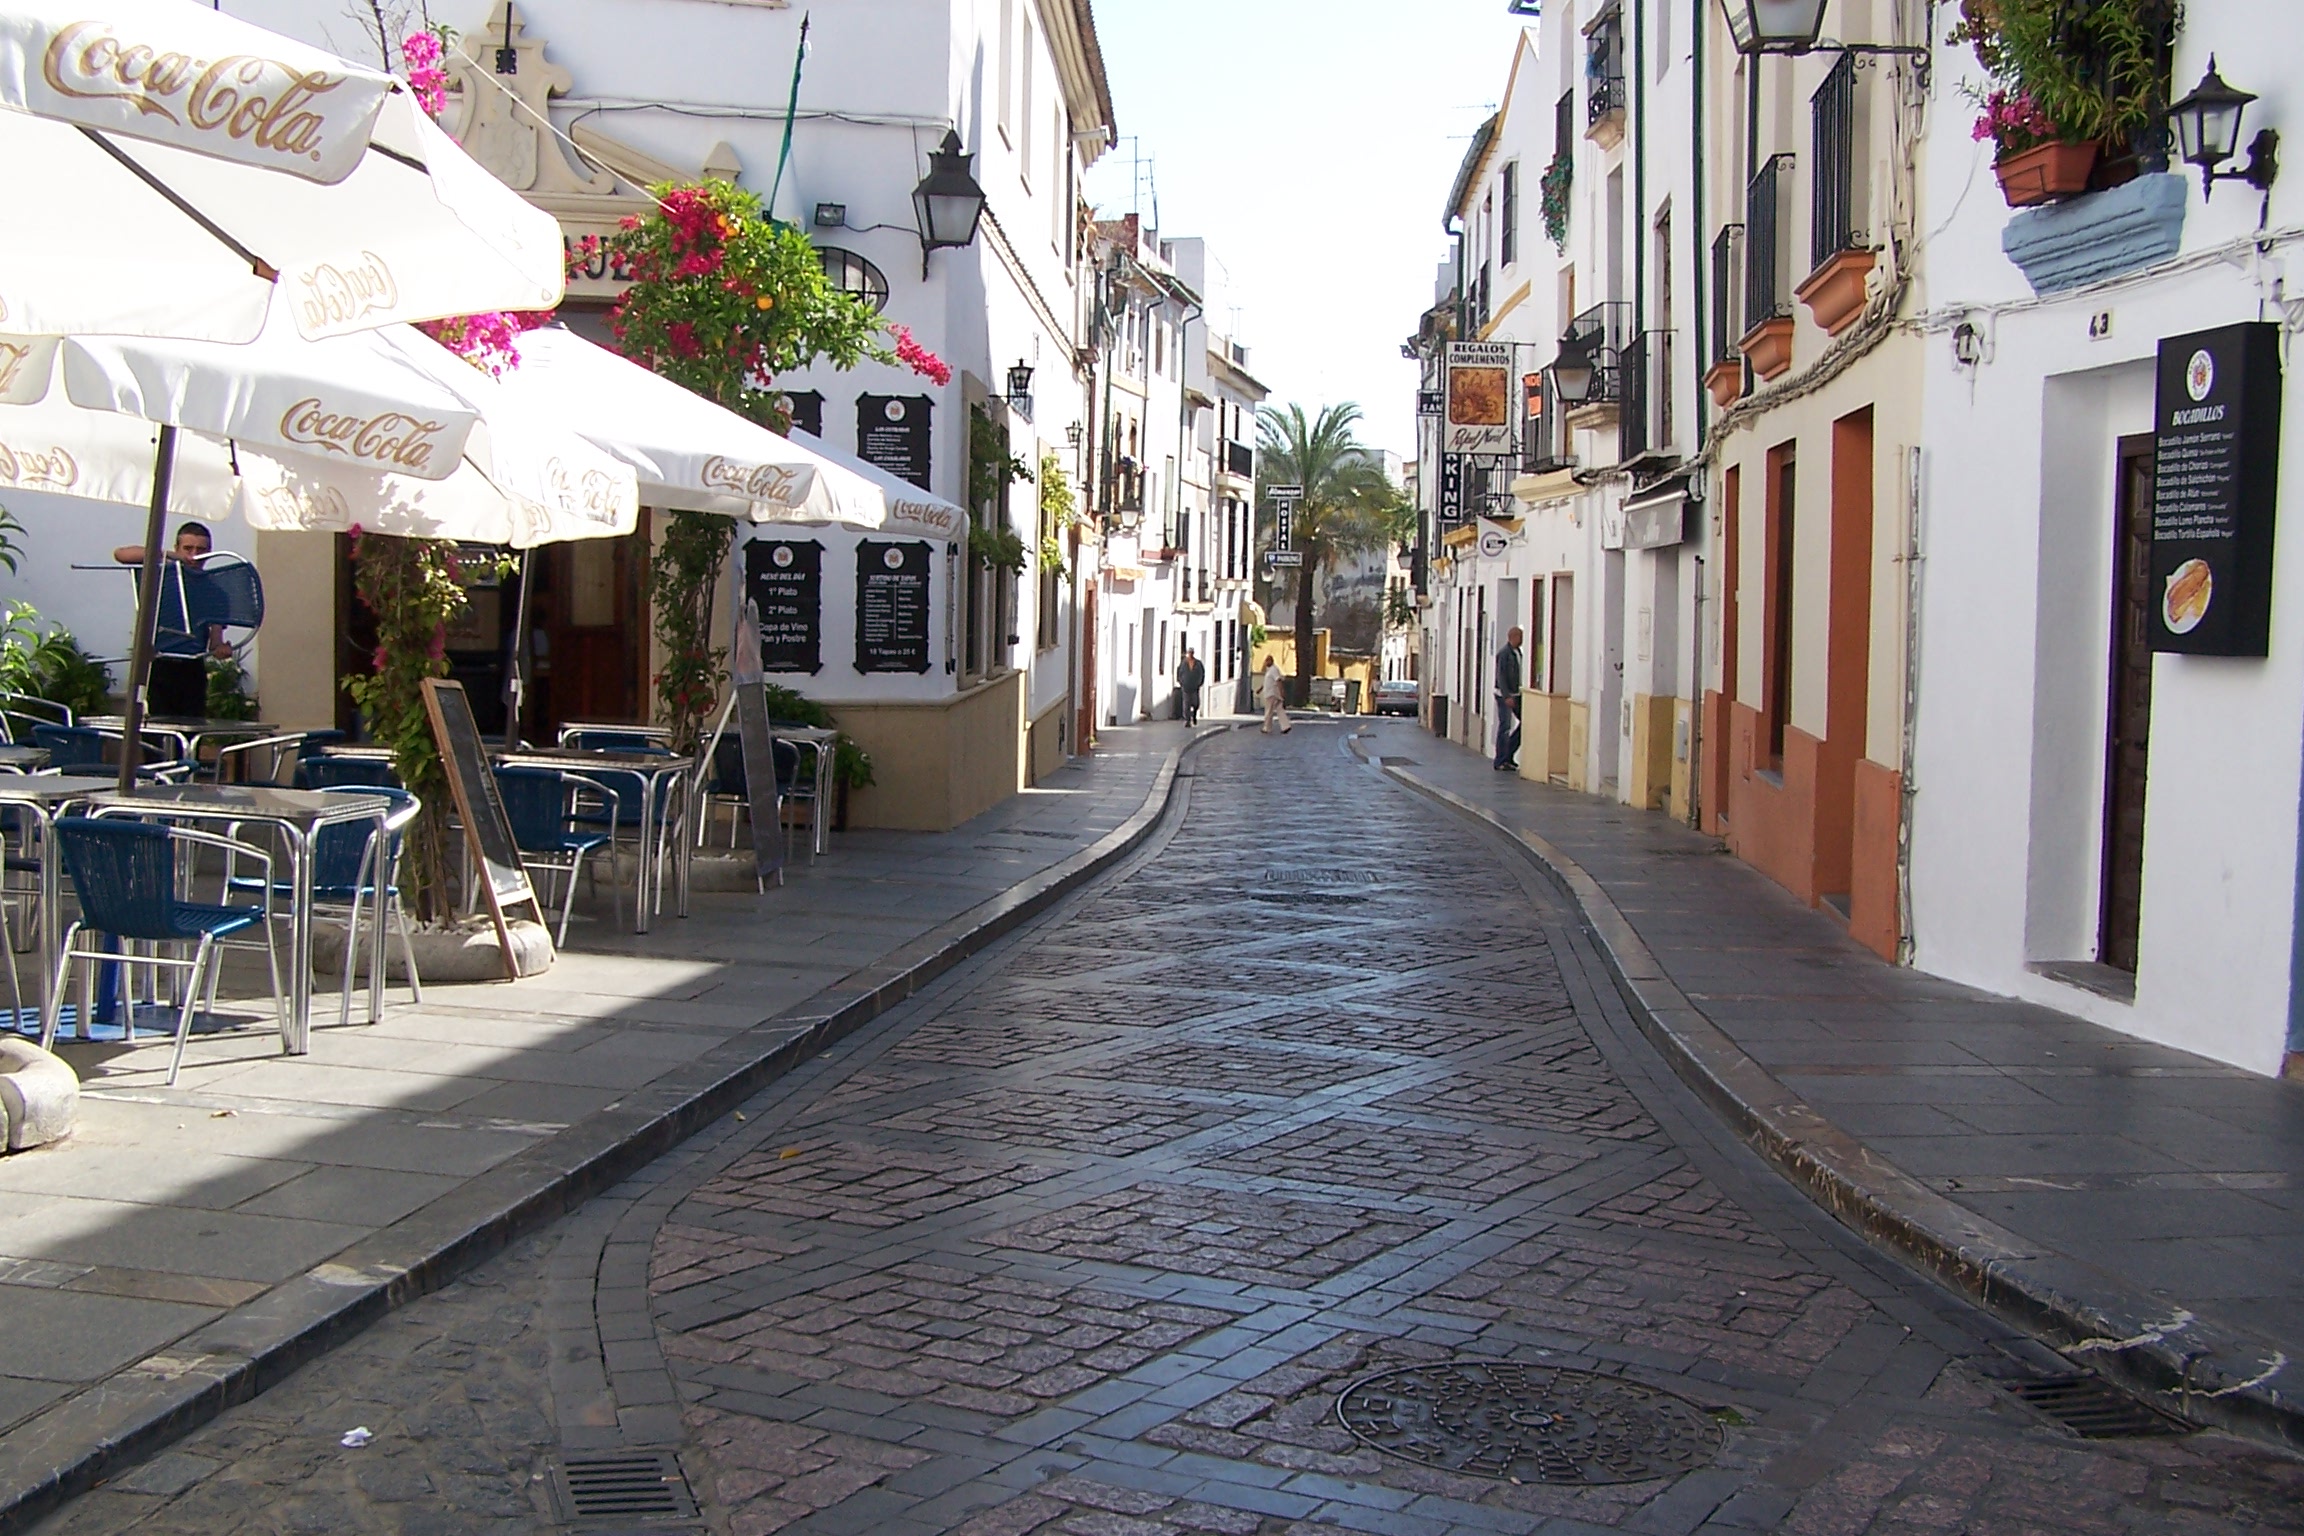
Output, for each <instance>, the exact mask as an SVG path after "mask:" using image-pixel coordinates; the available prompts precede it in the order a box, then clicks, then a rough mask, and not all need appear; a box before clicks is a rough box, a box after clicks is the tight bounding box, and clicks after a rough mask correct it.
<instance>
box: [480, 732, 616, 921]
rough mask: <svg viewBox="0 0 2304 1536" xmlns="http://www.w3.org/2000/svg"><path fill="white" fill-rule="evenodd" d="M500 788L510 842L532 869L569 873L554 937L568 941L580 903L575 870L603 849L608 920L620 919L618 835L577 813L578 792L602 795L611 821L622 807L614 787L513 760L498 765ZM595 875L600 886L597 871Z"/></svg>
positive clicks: (497, 777)
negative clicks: (594, 827) (593, 827)
mask: <svg viewBox="0 0 2304 1536" xmlns="http://www.w3.org/2000/svg"><path fill="white" fill-rule="evenodd" d="M496 790H497V793H498V794H499V795H501V796H502V797H503V800H504V815H505V819H506V820H508V821H510V822H511V824H512V842H513V845H514V846H515V847H517V848H518V849H519V850H520V862H521V863H523V864H525V865H527V866H528V867H529V868H530V869H532V870H533V869H543V870H548V871H551V872H553V873H556V874H562V875H565V876H566V878H567V881H568V886H567V890H566V892H565V893H564V894H563V895H562V896H561V898H560V932H559V935H558V937H557V939H556V940H555V942H557V943H560V944H566V943H567V942H568V914H569V912H570V911H572V910H573V909H574V908H575V905H576V872H577V870H578V869H580V868H581V867H582V866H583V863H584V861H585V860H586V859H587V858H590V857H591V856H592V855H594V854H596V853H598V852H600V851H601V850H602V849H603V848H605V849H606V850H607V851H608V858H609V865H608V915H609V921H610V922H612V923H613V922H615V921H617V920H618V919H619V916H620V914H621V912H622V910H623V909H622V905H621V902H620V900H619V898H618V895H617V889H616V865H615V858H616V840H615V837H614V836H613V834H612V833H608V832H596V831H590V830H587V829H586V828H585V827H584V826H580V825H579V824H578V823H579V817H578V815H577V812H576V806H577V803H578V798H579V796H580V795H582V794H585V793H590V794H597V795H600V796H603V797H604V798H605V800H606V802H607V807H608V817H609V821H610V824H611V825H613V824H614V822H615V820H616V818H617V816H618V813H619V810H620V806H619V804H618V800H619V797H618V796H617V794H616V792H615V791H614V790H612V789H608V788H606V787H605V786H603V785H600V784H596V783H593V782H592V781H591V780H590V779H589V778H579V777H578V776H576V775H575V774H569V773H562V772H560V771H559V770H557V769H553V768H521V767H514V766H510V765H507V766H504V767H500V768H498V769H497V770H496ZM593 878H594V881H595V889H597V881H598V878H599V877H598V874H597V872H595V874H594V877H593Z"/></svg>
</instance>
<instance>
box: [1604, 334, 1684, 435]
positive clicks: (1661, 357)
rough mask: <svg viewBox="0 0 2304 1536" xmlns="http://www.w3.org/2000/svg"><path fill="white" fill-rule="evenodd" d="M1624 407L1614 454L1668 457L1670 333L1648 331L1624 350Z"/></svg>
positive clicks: (1670, 397)
mask: <svg viewBox="0 0 2304 1536" xmlns="http://www.w3.org/2000/svg"><path fill="white" fill-rule="evenodd" d="M1620 371H1621V373H1622V375H1623V379H1624V405H1623V409H1622V411H1621V412H1620V413H1619V414H1618V416H1617V418H1616V432H1617V451H1618V454H1619V456H1620V457H1622V458H1624V459H1636V458H1638V457H1640V456H1641V455H1642V454H1670V453H1672V452H1674V451H1675V449H1676V447H1677V445H1676V444H1675V443H1674V442H1673V440H1672V437H1673V433H1672V428H1673V420H1672V333H1671V332H1670V331H1648V332H1646V333H1644V334H1642V335H1639V336H1635V337H1633V338H1632V340H1631V342H1630V344H1629V345H1627V346H1626V347H1625V348H1624V360H1623V363H1622V366H1621V369H1620Z"/></svg>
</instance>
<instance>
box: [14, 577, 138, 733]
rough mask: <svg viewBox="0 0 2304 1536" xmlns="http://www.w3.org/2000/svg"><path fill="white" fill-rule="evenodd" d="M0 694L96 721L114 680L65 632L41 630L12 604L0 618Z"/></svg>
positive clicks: (27, 611) (24, 606)
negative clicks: (45, 703) (42, 702)
mask: <svg viewBox="0 0 2304 1536" xmlns="http://www.w3.org/2000/svg"><path fill="white" fill-rule="evenodd" d="M8 568H9V569H10V570H14V569H15V566H14V565H13V564H9V566H8ZM0 692H5V693H20V694H23V695H24V696H25V697H26V698H32V699H46V700H47V701H48V702H49V703H51V704H61V705H63V706H64V707H65V708H66V709H69V710H71V711H72V713H73V714H75V715H97V714H102V713H103V712H104V709H105V706H106V705H107V704H109V703H110V701H111V695H112V674H111V671H110V669H108V668H107V667H106V666H105V665H104V664H103V663H102V662H100V661H95V660H93V659H91V658H90V657H89V655H88V653H87V652H85V651H83V650H81V649H80V643H79V642H78V641H77V640H74V639H73V638H72V636H71V634H70V633H69V632H68V631H66V630H64V629H61V628H58V627H56V626H54V625H49V626H47V627H46V628H43V627H42V620H41V618H40V612H39V610H38V609H36V608H34V607H33V606H32V605H31V604H30V603H10V604H9V605H8V612H7V614H6V615H5V616H4V617H0Z"/></svg>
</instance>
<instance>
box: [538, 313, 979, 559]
mask: <svg viewBox="0 0 2304 1536" xmlns="http://www.w3.org/2000/svg"><path fill="white" fill-rule="evenodd" d="M520 357H521V362H520V366H519V368H518V369H516V370H515V371H513V372H512V373H509V374H507V375H505V377H504V381H503V382H504V388H505V391H506V392H507V393H508V394H511V395H514V396H516V397H519V398H521V399H524V400H528V401H531V402H533V403H534V404H535V405H536V406H537V407H538V408H540V409H543V410H545V411H548V412H549V413H550V414H551V415H552V416H553V417H554V419H556V420H559V421H562V422H564V423H566V424H567V426H568V428H569V429H570V430H571V431H573V432H576V433H578V434H579V435H581V436H583V437H586V438H589V439H590V440H591V441H592V442H594V443H596V444H598V445H599V446H600V447H602V448H604V449H606V450H607V451H608V452H609V453H611V454H613V455H615V456H616V457H617V458H619V459H621V460H623V461H624V462H625V463H627V464H629V465H631V466H632V468H633V471H634V472H635V473H636V474H637V475H638V476H639V478H640V492H641V499H642V500H644V501H646V502H647V503H648V504H649V505H650V506H656V507H675V508H679V509H682V510H685V511H692V512H717V513H721V514H724V515H726V516H729V517H734V518H739V519H742V520H744V521H747V522H755V523H838V524H841V525H842V526H845V527H849V528H858V529H863V530H865V531H868V532H876V531H880V530H882V529H885V528H888V527H890V526H892V525H900V526H901V527H902V528H903V529H904V530H905V531H907V532H916V533H925V534H926V535H927V536H928V537H931V538H942V539H952V538H958V537H960V536H962V535H963V534H965V533H966V531H967V518H966V515H965V514H964V513H962V512H961V510H960V508H959V507H958V506H956V505H955V504H953V503H952V502H949V501H946V500H944V499H943V498H942V497H940V496H935V495H931V494H930V493H929V492H926V491H923V490H920V489H919V488H918V487H916V486H912V485H909V484H907V483H905V482H904V481H902V480H899V479H897V478H895V477H894V476H892V475H889V474H886V473H884V472H882V471H880V470H877V469H874V468H872V467H871V466H869V465H867V464H863V463H861V462H859V461H857V460H854V459H851V458H848V457H847V456H846V455H845V454H838V453H833V452H830V451H828V450H825V449H822V448H818V447H814V446H809V445H804V444H801V443H799V442H796V441H794V440H792V439H791V438H787V437H782V436H779V435H778V434H776V433H774V432H771V431H769V430H768V429H767V428H766V427H763V426H761V425H759V424H758V423H757V422H752V421H747V420H745V419H744V418H743V417H741V416H739V415H737V414H736V413H735V412H733V411H730V410H727V409H725V408H724V407H722V406H718V405H715V404H713V403H712V402H711V401H709V400H706V399H705V398H704V397H703V396H701V395H698V394H696V393H694V392H693V391H690V390H688V389H685V388H683V387H681V386H680V385H678V384H675V383H673V382H672V381H671V380H669V379H666V378H662V377H659V376H658V375H656V374H654V373H651V372H649V371H648V370H647V369H645V368H642V367H640V366H639V365H638V364H636V363H633V362H631V361H629V360H627V359H625V358H622V357H619V356H617V355H616V354H615V353H613V352H610V351H608V350H607V349H606V348H604V347H597V346H594V345H593V344H592V343H591V342H588V341H586V340H585V339H584V338H583V337H581V336H578V335H576V334H575V333H574V332H572V331H568V330H564V329H561V328H559V327H557V326H555V327H550V328H548V329H545V330H540V331H531V332H529V333H528V334H527V335H525V336H523V337H521V338H520Z"/></svg>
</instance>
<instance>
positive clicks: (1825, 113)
mask: <svg viewBox="0 0 2304 1536" xmlns="http://www.w3.org/2000/svg"><path fill="white" fill-rule="evenodd" d="M1808 108H1809V112H1810V115H1811V117H1812V119H1813V122H1812V124H1811V126H1812V128H1813V130H1814V133H1815V146H1816V147H1815V167H1816V185H1815V190H1814V194H1813V200H1812V202H1811V204H1810V206H1809V210H1808V266H1809V269H1810V270H1811V271H1813V270H1814V269H1815V268H1817V267H1821V266H1822V265H1824V263H1826V262H1827V261H1830V260H1831V259H1832V258H1833V257H1835V256H1837V255H1839V254H1840V253H1841V252H1842V251H1846V250H1853V249H1854V248H1855V246H1856V55H1854V54H1852V53H1844V54H1842V55H1840V61H1839V62H1838V63H1836V64H1834V65H1833V66H1832V68H1831V69H1830V70H1829V71H1827V72H1826V73H1825V76H1824V83H1823V84H1822V85H1820V86H1818V87H1817V88H1816V94H1815V95H1814V96H1811V97H1809V98H1808Z"/></svg>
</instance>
